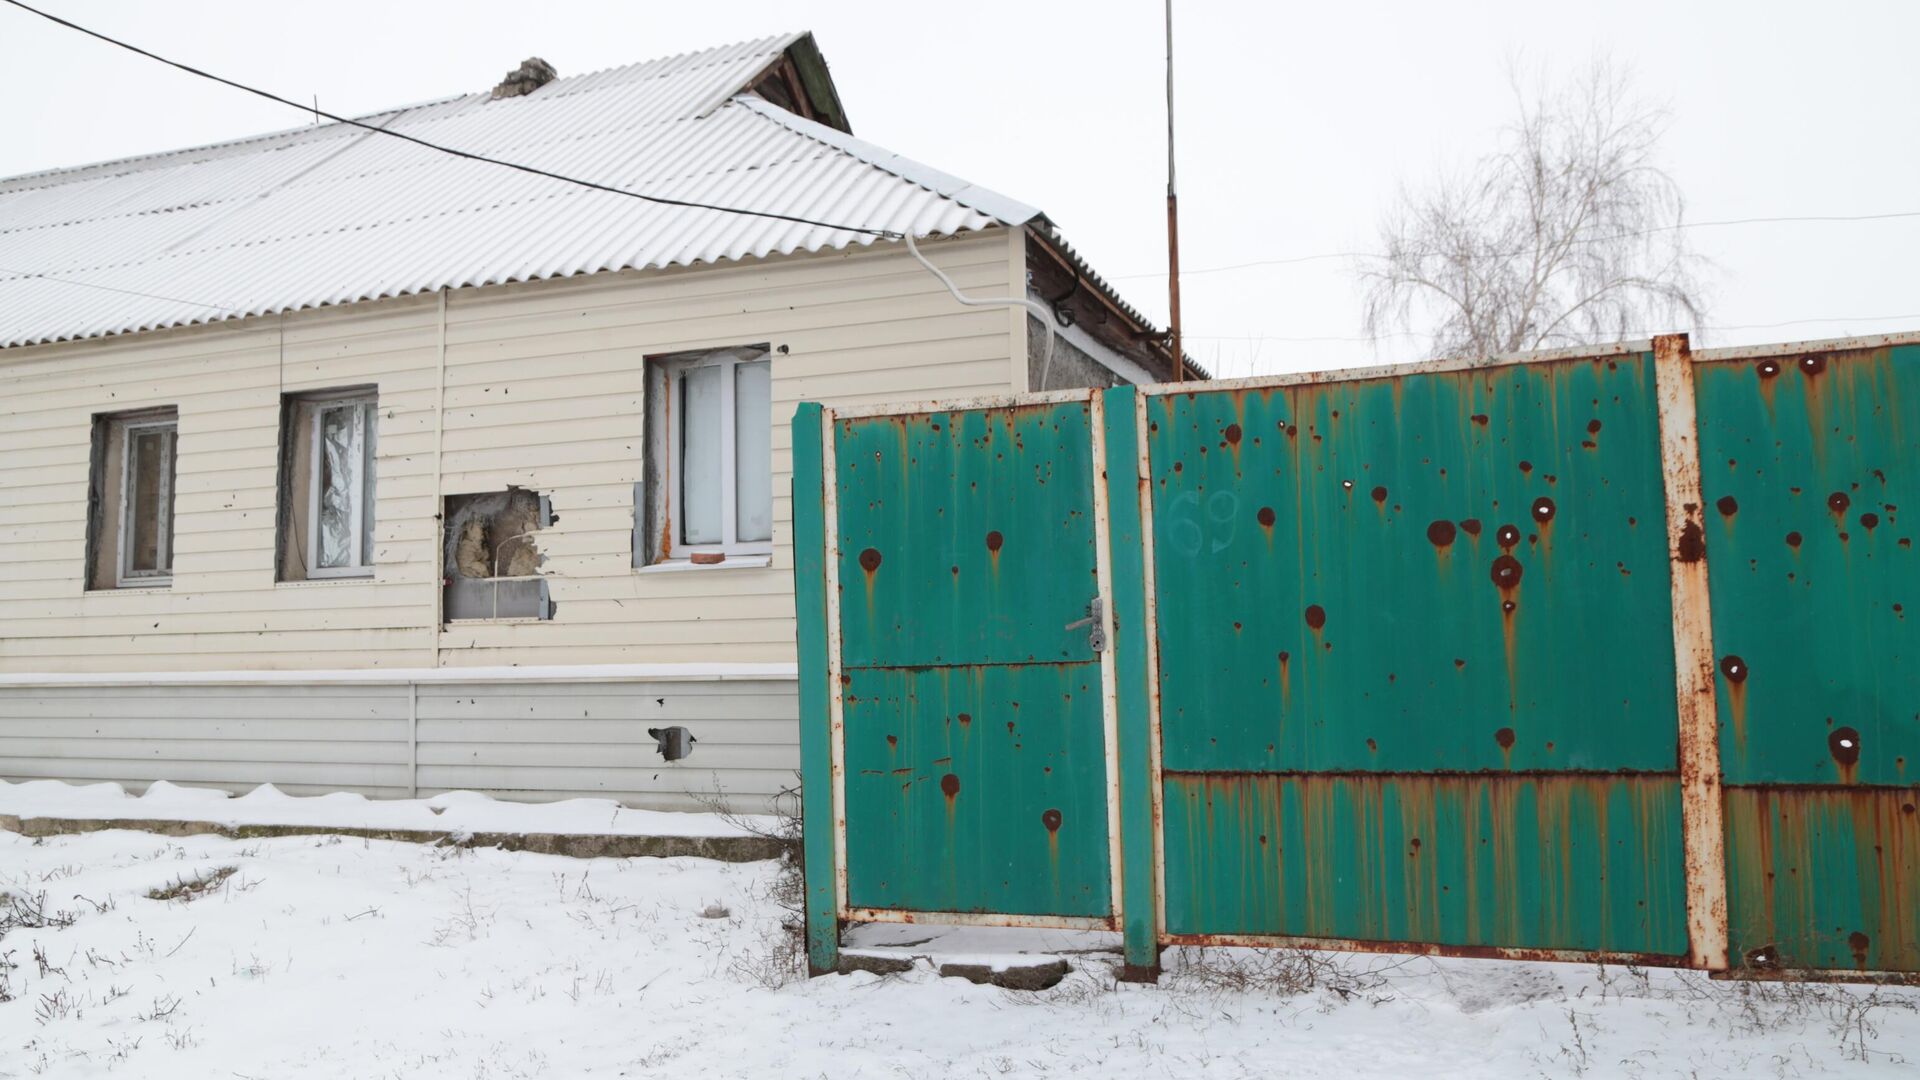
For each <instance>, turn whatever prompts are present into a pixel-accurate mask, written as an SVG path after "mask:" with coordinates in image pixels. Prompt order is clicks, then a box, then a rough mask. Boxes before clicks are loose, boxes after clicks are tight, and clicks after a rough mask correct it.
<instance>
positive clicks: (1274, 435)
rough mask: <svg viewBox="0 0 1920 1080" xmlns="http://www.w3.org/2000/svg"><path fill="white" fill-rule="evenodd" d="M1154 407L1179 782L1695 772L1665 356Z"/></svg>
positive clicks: (1159, 577) (1167, 716) (1169, 709)
mask: <svg viewBox="0 0 1920 1080" xmlns="http://www.w3.org/2000/svg"><path fill="white" fill-rule="evenodd" d="M1149 415H1150V419H1151V425H1150V434H1149V436H1148V438H1149V443H1150V446H1151V453H1152V476H1153V529H1154V547H1155V551H1154V560H1155V563H1154V566H1155V578H1156V585H1155V591H1156V595H1157V598H1158V599H1157V603H1158V617H1159V627H1160V634H1159V638H1160V642H1159V643H1160V650H1161V651H1160V656H1161V669H1160V670H1161V694H1162V718H1163V719H1162V728H1163V732H1164V735H1163V739H1164V752H1165V759H1164V760H1165V763H1166V766H1167V768H1169V769H1175V770H1255V771H1267V770H1280V771H1286V770H1314V771H1318V770H1326V771H1339V772H1429V771H1448V770H1469V771H1471V770H1514V771H1528V770H1568V769H1576V770H1603V771H1615V770H1644V771H1670V770H1673V769H1675V768H1676V766H1677V761H1676V741H1675V734H1674V733H1675V722H1676V721H1675V707H1674V700H1673V644H1672V638H1671V632H1670V629H1669V627H1670V626H1671V604H1670V600H1669V596H1668V570H1667V553H1666V537H1665V531H1664V530H1665V524H1664V513H1663V505H1664V499H1663V494H1662V493H1663V480H1662V473H1661V466H1660V443H1659V435H1658V420H1657V407H1656V403H1655V398H1654V379H1653V370H1652V359H1651V356H1650V355H1647V354H1641V355H1631V356H1621V357H1613V358H1599V359H1582V360H1572V361H1564V362H1551V363H1536V364H1528V365H1519V366H1506V367H1499V368H1489V369H1482V370H1476V371H1468V372H1459V373H1423V374H1409V375H1404V376H1400V377H1396V378H1390V379H1376V380H1371V381H1364V382H1341V383H1327V384H1311V385H1299V386H1292V387H1285V388H1278V389H1271V390H1251V391H1221V390H1215V391H1204V392H1197V393H1183V394H1174V395H1168V396H1163V397H1157V398H1154V399H1153V402H1152V411H1151V413H1150V414H1149Z"/></svg>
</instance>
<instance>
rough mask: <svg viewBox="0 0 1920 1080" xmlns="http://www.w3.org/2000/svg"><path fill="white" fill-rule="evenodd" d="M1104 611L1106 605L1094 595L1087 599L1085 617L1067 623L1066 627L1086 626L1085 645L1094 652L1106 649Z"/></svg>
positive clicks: (1105, 611)
mask: <svg viewBox="0 0 1920 1080" xmlns="http://www.w3.org/2000/svg"><path fill="white" fill-rule="evenodd" d="M1106 613H1107V609H1106V605H1104V604H1102V603H1101V602H1100V598H1099V597H1097V596H1096V597H1094V598H1093V599H1091V600H1089V601H1087V617H1086V618H1084V619H1077V620H1075V621H1073V622H1070V623H1068V624H1067V629H1069V630H1078V629H1080V628H1081V627H1083V626H1084V627H1086V628H1087V645H1088V646H1089V647H1091V648H1092V649H1093V651H1094V652H1105V651H1106V650H1107V628H1106V625H1105V622H1106V619H1105V616H1106Z"/></svg>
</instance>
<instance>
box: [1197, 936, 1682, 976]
mask: <svg viewBox="0 0 1920 1080" xmlns="http://www.w3.org/2000/svg"><path fill="white" fill-rule="evenodd" d="M1161 941H1162V942H1163V943H1164V944H1167V945H1196V946H1230V947H1244V948H1283V949H1321V950H1325V951H1328V952H1372V953H1396V954H1412V955H1414V956H1452V957H1460V958H1463V959H1469V960H1528V961H1543V962H1549V963H1561V964H1592V963H1604V964H1622V965H1628V966H1632V967H1659V968H1684V967H1690V966H1692V965H1690V964H1689V963H1688V962H1687V958H1686V957H1684V956H1677V955H1673V956H1670V955H1667V954H1665V953H1634V952H1584V951H1581V950H1579V949H1530V948H1516V947H1508V946H1500V945H1441V944H1436V943H1433V942H1426V941H1367V940H1359V939H1352V938H1303V937H1286V936H1272V935H1265V934H1167V935H1165V936H1163V937H1162V938H1161Z"/></svg>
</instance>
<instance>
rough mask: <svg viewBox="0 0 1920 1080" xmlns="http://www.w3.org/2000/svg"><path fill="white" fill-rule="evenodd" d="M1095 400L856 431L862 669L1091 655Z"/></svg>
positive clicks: (868, 425) (844, 436)
mask: <svg viewBox="0 0 1920 1080" xmlns="http://www.w3.org/2000/svg"><path fill="white" fill-rule="evenodd" d="M1090 411H1091V409H1090V406H1089V405H1088V404H1087V403H1086V402H1074V403H1071V404H1057V405H1032V406H1021V407H1018V408H1009V409H976V410H969V411H964V412H941V413H933V414H920V415H914V416H884V417H874V418H869V419H850V420H843V421H841V422H840V423H839V425H838V433H837V443H836V450H835V452H836V455H837V465H836V471H837V472H838V478H837V483H838V484H839V489H838V498H839V531H840V536H839V541H840V551H839V555H838V558H839V560H840V611H841V627H842V632H843V634H844V638H843V643H842V646H841V658H842V663H843V664H845V665H846V666H847V667H865V666H898V665H909V664H951V663H966V664H982V663H1021V662H1028V661H1040V662H1060V661H1077V660H1090V659H1092V658H1093V656H1094V654H1093V650H1092V649H1091V648H1090V647H1089V646H1088V644H1087V635H1086V633H1085V632H1084V631H1082V632H1080V633H1069V632H1066V631H1065V630H1063V629H1062V628H1063V627H1064V626H1065V625H1066V624H1067V623H1069V622H1072V621H1073V620H1075V619H1078V618H1081V617H1082V616H1083V615H1084V614H1085V610H1086V605H1087V601H1088V600H1089V599H1091V598H1092V597H1093V595H1094V594H1095V592H1096V591H1097V588H1098V583H1097V581H1096V579H1095V566H1096V564H1095V561H1094V549H1093V544H1094V526H1093V503H1092V494H1093V482H1094V470H1093V450H1092V441H1091V440H1092V431H1091V421H1090V419H1089V412H1090Z"/></svg>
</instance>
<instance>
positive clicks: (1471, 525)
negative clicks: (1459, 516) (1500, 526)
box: [1460, 518, 1480, 536]
mask: <svg viewBox="0 0 1920 1080" xmlns="http://www.w3.org/2000/svg"><path fill="white" fill-rule="evenodd" d="M1460 531H1461V532H1463V533H1466V534H1467V535H1468V536H1479V535H1480V519H1479V518H1465V519H1463V520H1462V521H1461V522H1460Z"/></svg>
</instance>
